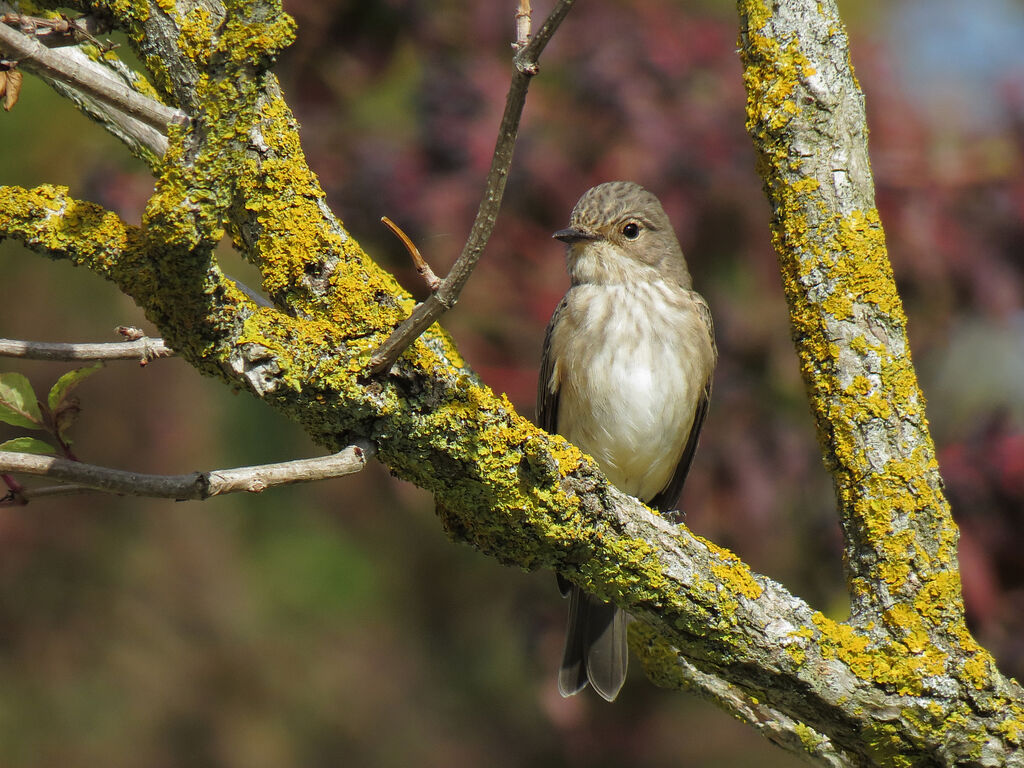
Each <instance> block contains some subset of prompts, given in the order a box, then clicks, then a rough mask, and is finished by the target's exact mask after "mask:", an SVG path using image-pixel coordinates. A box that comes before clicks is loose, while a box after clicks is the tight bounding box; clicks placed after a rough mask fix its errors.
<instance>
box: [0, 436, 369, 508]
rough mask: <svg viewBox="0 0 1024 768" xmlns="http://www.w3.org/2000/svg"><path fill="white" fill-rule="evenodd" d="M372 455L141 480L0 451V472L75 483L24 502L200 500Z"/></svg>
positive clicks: (28, 492) (345, 470)
mask: <svg viewBox="0 0 1024 768" xmlns="http://www.w3.org/2000/svg"><path fill="white" fill-rule="evenodd" d="M374 453H375V451H374V449H373V447H372V446H371V445H369V444H368V443H360V444H357V445H352V446H349V447H348V448H345V449H344V450H342V451H339V452H338V453H335V454H332V455H330V456H320V457H317V458H313V459H297V460H295V461H285V462H280V463H277V464H261V465H257V466H252V467H235V468H233V469H214V470H209V471H207V472H191V473H189V474H187V475H144V474H139V473H137V472H126V471H124V470H120V469H110V468H109V467H100V466H96V465H94V464H83V463H82V462H79V461H69V460H67V459H57V458H53V457H50V456H37V455H34V454H30V453H13V452H11V451H0V472H12V473H23V474H30V475H39V476H42V477H48V478H52V479H54V480H66V481H68V482H69V483H74V484H75V485H73V486H56V487H47V488H41V489H37V490H35V491H33V490H32V489H28V488H23V489H22V490H20V491H19V492H17V494H16V496H20V497H23V498H24V500H26V501H27V500H29V499H32V498H39V497H42V496H54V495H67V494H70V493H75V492H80V491H81V490H82V489H90V490H94V491H104V492H106V493H116V494H122V495H126V496H148V497H152V498H158V499H177V500H179V501H185V500H193V501H204V500H206V499H209V498H211V497H213V496H221V495H223V494H226V493H237V492H239V491H246V492H248V493H260V492H262V491H265V490H266V489H267V488H273V487H276V486H279V485H292V484H294V483H308V482H312V481H315V480H328V479H331V478H334V477H342V476H344V475H351V474H353V473H355V472H358V471H359V470H361V469H362V468H363V467H365V466H366V462H367V460H368V459H370V458H372V457H373V456H374ZM17 503H24V502H19V501H18V500H17V499H15V498H13V496H12V498H11V499H9V500H8V501H7V505H10V504H17ZM0 506H4V503H3V502H0Z"/></svg>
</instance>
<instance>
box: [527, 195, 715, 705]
mask: <svg viewBox="0 0 1024 768" xmlns="http://www.w3.org/2000/svg"><path fill="white" fill-rule="evenodd" d="M554 237H555V238H557V239H559V240H562V241H563V242H565V243H566V244H567V246H568V247H567V250H566V264H567V268H568V271H569V277H570V279H571V283H572V284H571V286H570V287H569V290H568V292H567V293H566V295H565V297H564V298H563V299H562V301H561V302H560V303H559V305H558V307H557V308H556V309H555V312H554V314H553V315H552V317H551V322H550V323H549V324H548V328H547V333H546V334H545V337H544V354H543V359H542V362H541V373H540V381H539V382H538V393H537V419H538V423H539V425H540V426H541V427H542V428H543V429H545V430H547V431H549V432H557V433H559V434H561V435H563V436H564V437H566V438H567V439H569V440H570V441H571V442H573V443H575V444H576V445H577V446H579V447H580V448H581V449H583V450H584V451H586V452H587V453H589V454H590V455H591V456H593V457H594V459H596V460H597V462H598V464H599V465H600V466H601V469H602V470H603V471H604V473H605V474H606V475H607V476H608V479H609V480H610V481H611V482H612V483H613V484H614V485H615V486H616V487H618V488H619V489H620V490H622V491H624V492H626V493H629V494H632V495H634V496H637V497H638V498H640V499H641V500H642V501H644V502H646V503H647V504H649V505H651V506H652V507H655V508H657V509H659V510H661V511H663V512H667V511H669V510H671V509H672V508H673V507H674V505H675V503H676V500H677V499H678V498H679V494H680V492H681V491H682V487H683V482H684V481H685V480H686V474H687V472H688V471H689V468H690V463H691V461H692V460H693V454H694V452H695V451H696V448H697V438H698V435H699V434H700V429H701V426H702V425H703V423H704V417H705V415H706V414H707V407H708V399H709V398H710V396H711V375H712V372H713V371H714V367H715V361H716V357H717V352H716V349H715V342H714V334H713V330H712V325H711V313H710V312H709V311H708V307H707V303H706V302H705V301H704V299H703V298H702V297H701V296H700V294H698V293H696V292H695V291H693V290H692V289H691V280H690V273H689V270H688V269H687V267H686V261H685V259H684V258H683V253H682V250H681V249H680V247H679V242H678V241H677V240H676V236H675V233H674V232H673V231H672V226H671V223H670V222H669V220H668V216H667V215H666V214H665V211H664V209H663V208H662V207H661V203H659V202H658V199H657V198H656V197H655V196H654V195H653V194H651V193H650V192H648V191H647V190H646V189H644V188H643V187H641V186H639V185H637V184H633V183H632V182H625V181H614V182H609V183H606V184H600V185H598V186H596V187H594V188H592V189H590V190H588V191H587V192H586V193H584V195H583V197H581V198H580V200H579V202H578V203H577V204H576V207H575V208H574V209H573V212H572V216H571V219H570V226H569V228H568V229H563V230H560V231H559V232H556V233H555V234H554ZM559 587H560V588H561V589H562V594H563V595H567V596H568V597H569V598H570V602H569V627H568V630H567V633H566V641H565V653H564V656H563V659H562V665H561V669H560V671H559V676H558V687H559V691H560V692H561V693H562V695H563V696H570V695H572V694H574V693H577V692H578V691H580V690H582V689H583V688H584V687H585V686H586V685H587V683H588V682H589V683H590V684H591V685H593V686H594V689H595V690H596V691H597V692H598V693H599V694H600V695H601V696H603V697H604V698H605V699H607V700H608V701H612V700H613V699H614V698H615V696H616V695H617V694H618V692H619V689H620V688H621V687H622V684H623V682H624V681H625V678H626V664H627V659H628V656H627V648H626V616H625V614H624V613H623V612H622V611H621V610H620V609H618V608H616V607H615V606H614V605H610V604H608V603H605V602H603V601H601V600H598V599H597V598H595V597H593V596H592V595H588V594H586V593H584V592H583V591H582V590H580V589H579V588H578V587H576V586H574V585H572V584H570V583H569V582H567V581H565V580H564V579H562V578H561V577H559Z"/></svg>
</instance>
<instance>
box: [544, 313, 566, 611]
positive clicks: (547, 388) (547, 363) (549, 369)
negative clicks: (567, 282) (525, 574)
mask: <svg viewBox="0 0 1024 768" xmlns="http://www.w3.org/2000/svg"><path fill="white" fill-rule="evenodd" d="M567 301H568V299H567V298H564V297H563V299H562V300H561V301H560V302H559V304H558V306H557V307H555V311H554V312H553V313H552V315H551V320H550V321H549V322H548V327H547V330H546V331H545V332H544V351H543V352H542V353H541V359H540V376H539V377H538V379H537V426H538V427H540V428H541V429H543V430H544V431H545V432H550V433H551V434H554V433H556V432H557V431H558V394H559V393H558V383H557V382H555V389H554V390H552V389H551V377H552V375H553V374H554V372H555V360H554V356H553V355H552V354H551V333H552V331H553V330H554V327H555V323H557V322H558V320H559V318H560V317H561V315H562V312H564V311H565V305H566V302H567ZM555 576H556V577H557V578H558V589H559V591H560V592H561V593H562V597H568V596H569V592H570V591H571V590H572V587H573V585H572V583H571V582H570V581H568V580H567V579H565V578H564V577H563V576H561V575H560V574H555Z"/></svg>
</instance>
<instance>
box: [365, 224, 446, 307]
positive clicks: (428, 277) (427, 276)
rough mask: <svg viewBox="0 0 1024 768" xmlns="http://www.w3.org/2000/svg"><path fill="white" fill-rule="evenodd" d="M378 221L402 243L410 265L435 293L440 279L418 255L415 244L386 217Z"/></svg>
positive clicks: (420, 255)
mask: <svg viewBox="0 0 1024 768" xmlns="http://www.w3.org/2000/svg"><path fill="white" fill-rule="evenodd" d="M380 220H381V221H382V222H383V223H384V226H386V227H387V228H388V229H390V230H391V231H392V232H393V233H394V234H395V236H396V237H398V239H399V240H401V241H402V244H403V245H404V246H405V250H407V251H408V252H409V256H410V257H411V258H412V263H413V264H414V265H415V266H416V271H417V272H418V273H419V275H420V277H422V278H423V280H424V281H425V282H426V284H427V287H428V288H429V289H430V290H431V291H436V290H437V289H438V288H439V287H440V286H441V278H439V277H438V276H437V275H435V274H434V270H432V269H431V268H430V265H429V264H427V261H426V259H424V258H423V255H422V254H421V253H420V249H419V248H417V247H416V243H414V242H413V241H412V238H411V237H409V236H408V235H407V234H405V232H403V231H402V228H401V227H399V226H398V225H397V224H395V222H393V221H392V220H391V219H389V218H388V217H387V216H381V217H380Z"/></svg>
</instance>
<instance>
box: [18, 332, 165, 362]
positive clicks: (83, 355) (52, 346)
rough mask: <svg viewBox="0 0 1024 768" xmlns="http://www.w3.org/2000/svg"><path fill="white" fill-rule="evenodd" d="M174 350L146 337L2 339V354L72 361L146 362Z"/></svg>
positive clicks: (160, 341)
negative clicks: (94, 341) (86, 341)
mask: <svg viewBox="0 0 1024 768" xmlns="http://www.w3.org/2000/svg"><path fill="white" fill-rule="evenodd" d="M173 355H174V350H173V349H171V348H170V347H168V346H167V345H166V344H165V343H164V340H163V339H154V338H148V337H146V336H143V337H142V338H139V339H136V340H134V341H119V342H111V343H109V344H73V343H63V342H61V343H58V342H45V341H22V340H20V339H0V357H20V358H24V359H26V360H51V361H60V362H71V361H79V360H138V361H139V362H140V363H142V364H143V365H145V364H146V363H148V362H149V361H150V360H155V359H157V358H159V357H172V356H173Z"/></svg>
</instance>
